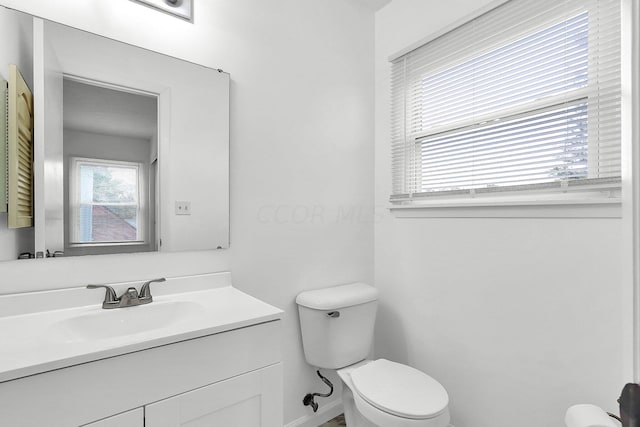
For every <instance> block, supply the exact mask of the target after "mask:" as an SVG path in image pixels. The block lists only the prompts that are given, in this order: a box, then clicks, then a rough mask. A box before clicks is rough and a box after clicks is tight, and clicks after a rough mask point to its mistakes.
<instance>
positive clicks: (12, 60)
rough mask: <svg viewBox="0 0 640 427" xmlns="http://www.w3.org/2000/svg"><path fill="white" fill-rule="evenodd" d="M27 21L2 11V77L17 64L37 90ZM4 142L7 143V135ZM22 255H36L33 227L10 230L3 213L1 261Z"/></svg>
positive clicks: (2, 170)
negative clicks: (34, 81)
mask: <svg viewBox="0 0 640 427" xmlns="http://www.w3.org/2000/svg"><path fill="white" fill-rule="evenodd" d="M25 18H26V17H25V16H24V15H22V14H19V13H17V12H13V11H10V10H0V40H2V45H1V46H0V77H2V78H3V79H4V80H9V64H16V65H17V66H18V69H19V70H20V73H21V74H22V76H23V77H24V79H25V81H26V82H27V84H28V85H29V87H30V88H31V89H32V90H33V73H32V69H33V34H32V31H33V29H32V24H31V21H30V20H28V19H25ZM2 102H4V100H2ZM2 120H4V119H2ZM3 129H4V127H3ZM0 139H2V140H4V136H2V137H1V138H0ZM0 161H2V162H3V163H2V165H3V166H0V173H2V174H4V173H5V168H4V161H5V160H4V159H0ZM2 182H4V180H2ZM0 191H5V190H4V188H0ZM2 211H5V209H2ZM21 252H33V228H20V229H9V228H7V214H6V213H0V260H7V259H16V258H17V257H18V254H20V253H21Z"/></svg>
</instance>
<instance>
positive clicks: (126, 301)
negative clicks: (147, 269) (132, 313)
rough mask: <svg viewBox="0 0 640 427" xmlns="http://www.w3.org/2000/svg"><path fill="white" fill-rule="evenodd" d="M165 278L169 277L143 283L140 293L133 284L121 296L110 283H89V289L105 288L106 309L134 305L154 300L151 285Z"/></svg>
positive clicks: (103, 304)
mask: <svg viewBox="0 0 640 427" xmlns="http://www.w3.org/2000/svg"><path fill="white" fill-rule="evenodd" d="M165 280H167V279H165V278H164V277H162V278H159V279H153V280H149V281H148V282H145V283H144V284H143V285H142V288H140V293H139V294H138V291H137V290H136V288H134V287H133V286H132V287H130V288H128V289H127V290H126V291H124V293H123V294H122V295H120V296H119V297H118V296H117V295H116V291H115V290H114V289H113V288H112V287H111V286H109V285H87V289H98V288H104V289H105V291H106V292H105V295H104V301H103V302H102V308H104V309H110V308H123V307H133V306H136V305H142V304H149V303H150V302H152V301H153V296H151V287H150V285H151V284H152V283H154V282H164V281H165Z"/></svg>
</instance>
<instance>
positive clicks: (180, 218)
mask: <svg viewBox="0 0 640 427" xmlns="http://www.w3.org/2000/svg"><path fill="white" fill-rule="evenodd" d="M0 24H3V25H0V39H2V40H5V41H7V40H9V41H10V42H9V43H5V44H4V45H3V46H0V67H2V68H0V75H4V73H5V68H6V64H9V63H16V64H18V65H19V67H21V68H23V69H26V71H25V70H22V71H23V74H25V79H26V80H27V83H28V84H29V85H31V89H32V91H33V94H34V110H35V112H34V133H35V141H34V179H33V181H34V227H33V228H32V229H22V230H21V229H7V226H6V223H2V221H3V220H4V218H3V217H2V214H0V246H1V247H2V249H1V250H0V260H9V259H16V258H17V257H18V254H19V253H20V252H25V251H28V252H32V253H34V254H35V253H38V252H41V253H43V254H46V252H47V251H49V253H50V254H54V253H64V256H73V255H87V254H109V253H128V252H140V251H188V250H207V249H217V248H227V247H228V246H229V75H228V74H227V73H224V72H221V71H219V70H215V69H211V68H207V67H204V66H201V65H198V64H194V63H190V62H186V61H183V60H179V59H176V58H173V57H169V56H166V55H163V54H159V53H157V52H152V51H149V50H146V49H142V48H139V47H136V46H132V45H128V44H125V43H122V42H118V41H114V40H111V39H107V38H105V37H101V36H97V35H94V34H91V33H87V32H84V31H81V30H78V29H74V28H70V27H67V26H64V25H60V24H57V23H54V22H51V21H47V20H42V19H40V18H37V17H32V16H30V15H28V14H25V13H22V12H17V11H14V10H11V9H8V8H5V7H0ZM5 33H6V34H5ZM16 34H19V37H16Z"/></svg>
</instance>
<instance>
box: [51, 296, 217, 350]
mask: <svg viewBox="0 0 640 427" xmlns="http://www.w3.org/2000/svg"><path fill="white" fill-rule="evenodd" d="M204 312H205V309H204V307H203V306H202V305H201V304H198V303H197V302H193V301H166V302H152V303H151V304H146V305H139V306H135V307H127V308H116V309H110V310H104V309H99V310H97V311H94V312H90V313H85V314H79V315H77V316H74V317H68V318H66V319H62V320H60V321H58V322H55V323H54V324H52V325H51V326H50V330H49V334H48V338H49V339H50V340H53V341H57V340H62V341H64V342H78V341H87V340H92V341H93V340H100V339H111V338H116V337H121V338H124V337H126V336H127V335H135V334H140V333H147V332H149V331H154V330H157V329H166V328H171V327H172V326H176V325H178V324H180V323H184V322H188V321H191V320H194V319H196V318H197V317H199V316H202V315H203V314H204Z"/></svg>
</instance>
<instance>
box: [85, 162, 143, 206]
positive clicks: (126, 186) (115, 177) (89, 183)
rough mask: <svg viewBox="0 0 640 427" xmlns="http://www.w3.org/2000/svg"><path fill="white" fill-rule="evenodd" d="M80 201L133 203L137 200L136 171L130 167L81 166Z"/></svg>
mask: <svg viewBox="0 0 640 427" xmlns="http://www.w3.org/2000/svg"><path fill="white" fill-rule="evenodd" d="M80 176H81V187H82V191H81V195H82V201H91V202H95V203H135V202H137V199H138V169H137V168H136V167H131V166H103V165H95V164H86V163H85V164H81V165H80Z"/></svg>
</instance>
